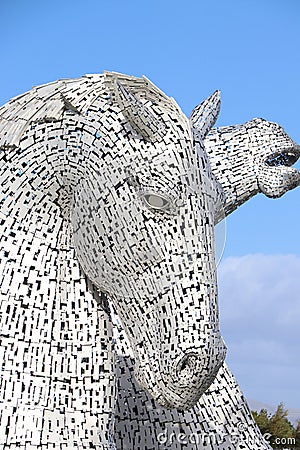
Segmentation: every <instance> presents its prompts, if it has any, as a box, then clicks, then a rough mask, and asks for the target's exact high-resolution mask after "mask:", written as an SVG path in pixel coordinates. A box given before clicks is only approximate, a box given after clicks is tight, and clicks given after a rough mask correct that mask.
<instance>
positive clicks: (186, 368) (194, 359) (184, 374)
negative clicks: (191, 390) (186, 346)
mask: <svg viewBox="0 0 300 450" xmlns="http://www.w3.org/2000/svg"><path fill="white" fill-rule="evenodd" d="M198 365H199V356H197V355H195V354H189V355H186V356H184V357H183V358H182V359H181V360H180V361H179V362H178V364H177V368H176V373H177V376H178V378H181V379H188V378H191V377H193V376H194V375H195V373H197V372H198V370H199V369H198Z"/></svg>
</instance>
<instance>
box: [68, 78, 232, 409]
mask: <svg viewBox="0 0 300 450" xmlns="http://www.w3.org/2000/svg"><path fill="white" fill-rule="evenodd" d="M105 86H106V89H107V92H108V93H109V96H110V98H109V101H106V104H105V105H104V106H103V110H102V112H101V116H99V117H100V119H99V120H100V123H96V122H97V120H98V119H95V120H96V122H94V123H91V126H93V127H96V126H97V128H98V129H99V133H100V134H99V144H98V146H99V150H100V154H99V152H97V151H96V150H95V149H94V150H93V151H91V152H90V153H89V156H88V160H87V161H86V172H85V174H84V175H83V176H82V178H81V180H80V181H79V182H78V185H77V189H76V192H75V198H74V205H73V207H72V209H71V221H72V226H73V233H74V245H75V248H76V251H77V255H78V258H79V260H80V263H81V265H82V267H83V269H84V271H85V273H86V274H87V275H88V276H89V278H90V279H91V280H92V281H93V282H94V283H95V284H96V285H97V286H98V287H99V288H100V290H102V291H103V292H106V293H108V295H109V297H110V298H111V301H112V303H113V305H114V307H115V308H116V310H117V313H118V315H119V316H120V318H121V320H122V322H123V325H124V327H125V329H126V331H127V335H128V338H129V341H130V344H131V346H132V349H133V352H134V356H135V375H136V378H137V380H138V381H139V383H140V384H141V385H142V386H143V387H144V388H145V389H146V390H148V392H150V394H151V395H152V396H153V397H154V398H155V399H156V400H157V401H158V402H159V403H160V404H162V405H164V406H169V407H177V408H182V409H186V408H190V407H191V406H192V405H194V404H195V403H196V402H197V400H198V399H199V397H200V396H201V394H202V393H203V392H204V391H205V390H206V389H207V388H208V387H209V386H210V384H211V383H212V381H213V380H214V378H215V376H216V374H217V372H218V369H219V368H220V366H221V365H222V363H223V361H224V358H225V352H226V350H225V345H224V342H223V340H222V338H221V335H220V330H219V317H218V303H217V282H216V264H215V253H214V223H215V221H216V220H217V219H216V216H217V214H218V211H217V205H218V203H219V200H220V195H221V192H220V186H219V185H218V183H217V181H216V180H215V178H214V176H213V175H212V173H211V170H210V166H209V162H208V159H207V156H206V154H205V151H204V146H203V143H202V141H203V139H204V137H205V136H206V134H207V133H208V131H209V130H210V128H211V127H212V126H213V124H214V122H215V119H216V117H217V114H218V110H219V103H220V102H219V96H218V93H215V94H214V95H212V96H211V97H210V98H209V99H207V100H206V101H205V102H203V103H202V104H201V105H199V106H198V107H197V108H195V109H194V111H193V112H192V115H191V117H190V120H188V119H187V118H186V116H185V115H184V114H183V113H182V112H181V110H180V108H179V107H178V105H177V104H176V103H175V101H174V100H173V99H170V98H168V97H166V96H165V95H164V94H163V93H162V92H161V91H159V90H158V89H157V88H156V87H155V86H154V85H153V84H152V83H151V82H150V81H149V80H147V79H146V78H143V79H136V78H133V77H132V78H130V77H125V76H122V75H119V74H115V73H106V74H105ZM95 111H96V110H95Z"/></svg>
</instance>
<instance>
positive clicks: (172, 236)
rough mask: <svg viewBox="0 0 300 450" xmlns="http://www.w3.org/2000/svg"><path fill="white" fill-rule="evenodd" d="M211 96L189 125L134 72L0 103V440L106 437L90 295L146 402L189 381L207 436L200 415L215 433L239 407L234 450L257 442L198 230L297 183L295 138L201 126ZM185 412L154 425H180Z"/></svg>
mask: <svg viewBox="0 0 300 450" xmlns="http://www.w3.org/2000/svg"><path fill="white" fill-rule="evenodd" d="M219 108H220V97H219V92H218V91H216V92H215V93H214V94H213V95H212V96H211V97H209V98H208V99H206V100H205V101H204V102H202V103H201V104H200V105H199V106H197V107H196V108H194V110H193V111H192V113H191V116H190V118H189V120H188V119H187V118H186V116H185V115H184V114H183V113H182V111H181V110H180V108H179V106H178V105H177V103H176V102H175V101H174V100H173V99H171V98H169V97H167V96H166V95H165V94H164V93H162V92H161V91H160V90H159V89H158V88H157V87H156V86H154V85H153V84H152V83H151V82H150V81H149V80H148V79H146V78H145V77H144V78H135V77H130V76H126V75H122V74H117V73H113V72H105V73H104V74H103V75H87V76H85V77H82V78H79V79H73V80H72V79H71V80H58V81H56V82H54V83H49V84H46V85H43V86H38V87H35V88H33V89H32V90H31V91H29V92H28V93H25V94H23V95H21V96H18V97H16V98H15V99H12V100H11V101H10V102H8V103H7V104H6V105H4V106H3V107H1V108H0V185H1V196H0V203H1V211H0V214H1V220H0V228H1V233H0V243H1V249H2V250H1V252H2V253H1V261H0V263H1V264H0V266H1V277H2V278H1V280H2V281H1V286H0V294H1V302H0V319H1V321H0V325H1V347H0V350H1V363H2V368H3V370H2V372H1V379H0V381H1V383H0V403H1V408H2V411H1V413H2V412H3V416H2V415H1V417H0V428H1V429H2V430H6V431H5V432H3V433H0V446H3V448H6V447H9V448H12V446H20V445H24V443H25V445H27V443H28V445H29V446H30V448H36V449H37V448H40V447H41V446H43V448H44V447H45V448H50V447H51V448H58V446H59V448H65V446H67V447H68V448H77V446H78V445H80V448H85V449H86V448H91V447H93V448H103V449H108V448H109V449H115V448H116V447H115V444H114V438H113V426H114V416H115V411H116V410H115V404H117V401H116V397H117V396H116V389H115V386H116V383H115V378H116V366H117V364H116V363H115V360H114V355H115V349H114V342H113V327H114V324H113V320H112V317H110V316H109V314H110V313H109V308H108V305H107V301H106V299H107V298H108V299H109V300H110V302H111V305H112V307H113V309H114V310H116V312H117V314H118V317H119V318H120V319H121V322H122V324H123V326H124V328H125V331H126V335H127V337H126V338H125V335H124V334H123V328H122V327H120V328H121V334H120V336H121V337H122V338H121V337H120V339H119V349H121V351H120V353H121V354H122V355H127V354H128V353H127V350H128V346H127V340H128V341H129V344H130V346H131V349H132V352H133V354H134V360H135V376H136V379H137V380H138V382H139V384H140V385H141V386H142V387H143V388H145V389H146V391H148V392H149V393H150V394H151V396H152V398H154V399H155V400H156V401H157V402H158V403H159V404H160V405H162V406H165V407H167V408H177V409H178V410H185V409H189V408H191V407H192V406H193V405H195V404H196V402H197V401H198V399H199V398H200V397H201V395H202V394H203V393H204V395H203V396H202V400H203V399H204V400H203V401H204V403H203V404H202V405H204V412H203V417H204V419H203V427H204V428H205V431H206V432H207V430H208V431H209V430H210V429H211V428H212V424H213V423H214V421H215V417H217V422H218V421H219V425H220V426H222V427H223V429H224V431H226V433H228V430H229V429H230V427H231V428H232V429H236V428H237V424H238V423H239V421H238V420H237V418H238V416H239V417H240V418H242V420H243V421H244V422H245V424H246V423H247V427H248V428H247V433H248V437H249V436H250V435H252V436H254V437H258V444H257V445H256V444H255V446H254V447H253V445H252V444H251V442H250V443H249V445H248V444H247V446H246V447H245V448H248V449H251V450H252V449H253V448H255V449H257V450H258V449H259V450H261V449H262V448H263V449H266V448H269V447H268V445H267V444H265V443H263V438H262V437H261V436H260V435H259V433H258V431H257V430H256V429H255V427H254V424H253V420H252V419H251V417H250V416H251V414H250V411H249V409H248V407H247V405H246V403H245V401H244V400H243V398H242V393H241V392H240V391H239V390H238V386H237V384H236V382H235V381H234V379H233V377H232V375H231V374H230V372H229V371H228V369H226V366H225V365H224V364H223V361H224V358H225V353H226V348H225V344H224V342H223V340H222V337H221V335H220V329H219V313H218V301H217V281H216V260H215V243H214V225H215V224H216V223H218V221H220V220H221V218H222V217H223V211H225V213H224V214H226V215H227V214H229V213H230V212H231V211H233V210H234V209H236V208H237V207H238V206H239V205H241V204H242V203H244V202H245V201H246V200H248V199H249V198H250V197H251V196H253V195H255V194H257V193H258V192H263V193H265V194H266V195H267V196H273V197H278V196H280V195H282V194H283V193H284V192H286V191H287V190H289V189H293V188H294V187H296V186H297V185H299V184H300V175H299V172H298V171H296V170H295V169H293V168H292V167H290V166H291V165H292V164H293V163H294V162H295V161H296V160H297V159H298V157H299V155H300V147H299V146H297V145H296V144H295V143H294V142H293V141H292V140H291V139H290V138H289V137H288V136H287V135H286V133H285V132H284V131H283V129H282V128H281V127H279V126H278V125H276V124H272V123H270V122H266V121H263V120H262V119H254V120H252V121H250V122H246V123H245V124H243V125H236V126H233V127H221V128H217V129H211V128H212V126H213V125H214V123H215V120H216V118H217V115H218V112H219ZM223 207H224V210H223V209H222V208H223ZM115 328H117V327H115ZM127 338H128V339H127ZM123 363H124V361H123ZM126 364H127V359H126ZM126 364H125V366H124V364H123V365H122V364H121V363H120V364H119V365H118V370H121V371H122V370H123V369H124V367H127V366H126ZM221 366H222V367H221ZM128 367H129V366H128ZM219 369H220V370H219ZM124 370H125V369H124ZM129 373H130V374H131V366H130V367H129ZM130 382H131V383H133V382H132V381H130ZM130 382H129V383H128V384H130ZM213 382H214V384H212V383H213ZM210 386H211V389H208V388H209V387H210ZM13 391H14V392H15V394H14V395H11V392H13ZM136 391H137V390H136V388H135V387H134V388H133V391H131V392H136ZM140 391H141V392H143V395H145V396H146V393H145V392H144V391H142V390H140ZM228 392H233V395H232V399H230V402H231V403H230V407H228V409H227V406H228V402H227V400H226V408H223V405H222V402H223V399H224V398H225V397H226V399H227V397H228V396H229V394H228ZM125 397H126V396H125ZM143 398H144V397H143ZM145 398H146V397H145ZM210 398H212V400H210ZM205 399H206V400H205ZM202 400H201V401H202ZM205 402H206V403H205ZM237 402H239V403H237ZM212 404H213V405H215V406H212ZM238 404H239V405H241V407H239V406H238ZM198 405H199V404H198ZM205 405H206V406H205ZM136 406H137V403H136V404H135V407H134V408H133V409H132V412H129V413H128V416H127V418H128V420H130V421H135V422H134V423H136V424H139V425H138V427H139V431H140V432H143V433H144V428H145V426H146V427H147V432H145V433H146V434H147V433H148V434H149V433H151V439H152V438H153V435H154V434H155V433H156V432H158V430H157V429H158V426H157V423H158V422H160V419H159V420H157V418H156V417H158V416H151V417H154V419H153V420H152V422H151V421H150V422H151V423H150V425H149V423H148V420H144V415H143V414H142V418H140V417H136V416H137V415H138V412H137V407H136ZM139 406H140V404H139ZM142 406H143V408H144V407H145V402H144V400H143V401H142ZM197 408H198V406H195V409H194V413H193V414H194V417H196V419H193V420H196V421H197V423H196V425H197V426H198V422H199V420H198V411H199V409H197ZM153 409H154V408H153ZM225 409H226V411H225ZM220 412H221V413H220ZM156 413H157V414H159V412H158V410H157V411H156ZM147 414H148V415H147V417H150V412H149V410H148V411H147ZM184 414H185V413H184V412H180V411H176V410H175V409H173V411H172V412H170V417H171V419H170V420H171V422H172V423H173V424H174V423H175V422H176V421H177V422H178V423H180V422H181V419H180V417H183V422H185V421H186V423H188V424H190V423H191V422H190V416H184ZM214 414H215V417H214ZM122 417H123V416H122ZM145 417H146V416H145ZM172 417H173V419H172ZM176 417H177V419H176ZM122 420H123V419H122ZM141 422H142V423H143V426H140V424H141ZM177 422H176V423H177ZM9 424H11V427H10V430H9ZM131 424H132V422H130V426H129V427H128V429H130V430H131ZM145 424H146V425H145ZM249 424H250V425H249ZM152 425H153V426H154V427H155V430H154V431H153V427H152ZM196 425H195V426H196ZM219 425H218V426H219ZM248 425H249V426H248ZM125 427H126V425H125ZM193 427H194V423H192V426H190V428H189V429H190V431H191V430H193ZM141 430H142V431H141ZM130 433H131V432H130V431H128V430H127V431H126V432H125V434H127V437H125V438H124V439H125V441H126V439H127V438H128V439H129V441H130V443H129V444H128V445H129V446H132V442H133V441H131V436H130ZM146 434H144V435H143V436H144V437H143V438H140V435H138V433H137V437H136V439H137V441H139V442H142V444H141V445H142V446H143V445H144V444H143V442H144V440H143V439H144V438H145V436H146ZM141 436H142V435H141ZM122 439H123V438H122ZM122 439H121V444H120V448H125V447H124V445H123V443H122V442H125V441H123V440H122ZM20 443H21V444H20ZM139 445H140V444H138V446H139ZM153 445H154V447H153V448H158V447H157V446H158V445H159V444H158V443H154V444H153ZM220 445H222V448H223V444H220ZM151 446H152V444H151ZM128 448H129V447H128ZM130 448H131V447H130ZM132 448H133V447H132ZM138 448H144V447H138ZM151 448H152V447H151ZM176 448H177V447H176ZM211 448H219V447H217V446H213V447H211ZM224 448H225V447H224ZM226 448H227V447H226Z"/></svg>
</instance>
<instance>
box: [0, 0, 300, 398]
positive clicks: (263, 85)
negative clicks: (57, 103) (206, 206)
mask: <svg viewBox="0 0 300 450" xmlns="http://www.w3.org/2000/svg"><path fill="white" fill-rule="evenodd" d="M0 20H1V27H0V48H1V72H0V81H1V84H0V85H1V89H0V103H1V104H3V103H5V102H6V101H7V100H8V99H9V98H11V97H13V96H15V95H17V94H20V93H22V92H24V91H26V90H29V89H30V88H31V87H32V86H33V85H38V84H42V83H47V82H49V81H52V80H55V79H58V78H68V77H79V76H81V75H83V74H85V73H99V72H102V71H103V70H105V69H106V70H114V71H119V72H123V73H128V74H132V75H135V76H140V75H142V74H144V75H146V76H147V77H148V78H150V79H151V80H152V81H153V82H154V83H155V84H157V85H158V86H159V87H160V88H161V89H162V90H163V91H165V92H166V93H167V94H168V95H170V96H173V97H174V98H175V99H176V100H177V102H178V103H179V105H180V106H181V107H182V109H183V111H184V112H185V113H186V114H189V113H190V111H191V110H192V108H193V107H194V106H195V105H196V104H197V103H199V102H200V101H202V100H203V99H204V98H205V97H207V96H208V95H209V94H210V93H211V92H213V91H214V90H215V89H217V88H218V89H220V90H221V92H222V109H221V114H220V116H219V120H218V122H217V125H219V126H221V125H231V124H235V123H242V122H245V121H247V120H250V119H252V118H254V117H264V118H266V119H268V120H271V121H274V122H278V123H280V124H281V125H282V126H283V127H284V128H285V130H286V131H287V133H288V134H289V135H290V136H291V137H292V138H293V139H294V140H295V141H297V142H298V143H300V126H299V125H300V120H299V118H300V113H299V105H300V82H299V81H300V51H299V49H300V33H299V20H300V2H299V1H298V0H284V1H283V0H280V1H279V0H243V1H241V0H227V1H224V0H215V1H213V0H206V1H203V0H185V1H184V2H182V1H177V0H173V1H170V0H164V1H159V0H152V1H149V0H148V1H147V0H144V1H143V2H138V1H135V0H133V1H130V0H127V1H120V0H114V1H111V2H109V1H103V0H85V1H84V2H79V1H77V0H72V1H70V0H64V1H58V0H52V1H51V2H41V1H35V0H28V1H26V2H25V1H23V0H2V1H1V6H0ZM296 167H298V168H300V163H298V164H297V165H296ZM299 207H300V189H299V188H298V190H294V191H293V192H290V193H288V194H286V195H285V196H284V197H282V198H281V199H278V200H270V199H267V198H266V197H264V196H263V195H258V196H256V197H255V198H254V199H252V200H251V201H249V202H247V203H246V204H245V205H243V206H242V207H241V208H239V210H238V211H236V212H235V213H233V214H232V215H231V216H230V217H229V218H228V219H227V240H226V247H225V252H224V256H223V260H222V263H221V264H220V266H219V273H220V275H219V279H220V304H221V318H222V329H223V333H224V336H225V339H226V341H227V344H228V347H229V354H228V361H229V363H230V365H231V367H232V368H233V371H234V373H235V374H236V376H237V378H238V380H239V381H240V384H241V387H242V388H243V390H244V391H245V393H246V395H249V396H251V397H252V398H256V399H257V400H260V401H264V402H267V403H279V402H280V401H284V402H285V403H286V405H287V406H295V407H300V392H299V381H298V380H299V375H300V362H299V360H300V358H299V348H300V338H299V331H298V329H299V322H300V309H299V304H300V299H299V294H298V292H299V282H298V280H299V271H300V239H299V224H298V222H299ZM287 268H289V270H287ZM274 286H275V287H276V288H275V287H274ZM233 311H234V314H233ZM283 318H284V320H283Z"/></svg>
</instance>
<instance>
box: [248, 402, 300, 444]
mask: <svg viewBox="0 0 300 450" xmlns="http://www.w3.org/2000/svg"><path fill="white" fill-rule="evenodd" d="M252 415H253V418H254V420H255V422H256V424H257V425H258V427H259V429H260V431H261V433H262V435H264V434H266V433H268V434H269V435H271V437H270V439H269V443H270V444H271V445H272V447H273V448H274V449H277V448H278V449H279V448H282V449H286V448H291V449H292V450H300V420H299V422H298V425H297V427H296V428H294V427H293V425H292V424H291V423H290V422H289V420H288V418H287V416H288V411H287V410H286V409H285V407H284V404H283V403H280V404H279V405H278V407H277V409H276V411H275V413H274V414H273V415H272V416H271V415H270V414H269V413H268V411H267V410H266V409H261V410H260V412H259V413H258V412H256V411H252ZM294 440H295V441H296V442H295V441H294Z"/></svg>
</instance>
